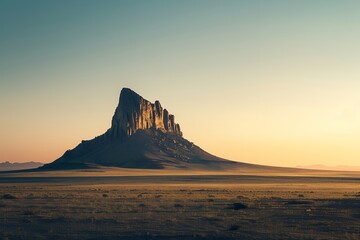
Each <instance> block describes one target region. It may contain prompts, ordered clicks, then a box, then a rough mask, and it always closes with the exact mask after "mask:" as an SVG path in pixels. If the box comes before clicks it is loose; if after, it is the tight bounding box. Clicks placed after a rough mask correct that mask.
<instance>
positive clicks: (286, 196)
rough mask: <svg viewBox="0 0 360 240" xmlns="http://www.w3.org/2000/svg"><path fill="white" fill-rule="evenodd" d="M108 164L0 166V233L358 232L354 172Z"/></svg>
mask: <svg viewBox="0 0 360 240" xmlns="http://www.w3.org/2000/svg"><path fill="white" fill-rule="evenodd" d="M125 172H126V171H125ZM100 173H101V174H100ZM115 173H116V171H113V172H112V171H100V172H96V171H95V172H89V171H86V172H78V174H75V172H66V171H64V172H62V174H61V173H57V174H56V173H55V172H46V173H45V172H43V173H38V175H36V173H17V174H16V173H15V174H14V173H13V174H1V176H0V197H1V199H0V226H1V231H0V239H359V238H360V228H359V226H360V178H359V176H358V175H357V174H356V173H353V174H352V176H347V177H344V176H340V175H341V174H340V173H337V174H334V176H322V177H318V176H295V175H294V176H257V175H230V174H227V175H226V174H225V175H220V174H218V175H214V174H211V175H210V174H209V173H207V174H205V173H204V174H203V175H200V174H196V175H194V174H193V175H191V174H190V173H188V174H187V175H185V173H184V174H178V175H175V174H172V175H167V174H162V175H161V174H156V171H155V172H151V171H150V173H149V172H147V174H144V175H145V176H139V171H129V172H128V174H127V176H126V174H120V175H119V172H117V173H118V174H115ZM330 175H331V174H330ZM342 175H344V173H343V174H342ZM345 175H346V174H345Z"/></svg>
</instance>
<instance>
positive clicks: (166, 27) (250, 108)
mask: <svg viewBox="0 0 360 240" xmlns="http://www.w3.org/2000/svg"><path fill="white" fill-rule="evenodd" d="M359 13H360V1H331V0H324V1H321V0H318V1H313V0H309V1H306V0H302V1H289V0H284V1H271V0H264V1H260V0H255V1H240V0H236V1H211V0H206V1H205V0H203V1H201V0H199V1H193V0H191V1H190V0H189V1H186V0H181V1H180V0H179V1H167V0H163V1H149V0H145V1H136V0H129V1H103V0H102V1H91V0H84V1H81V0H77V1H67V0H62V1H48V0H44V1H38V0H34V1H27V0H24V1H18V0H1V1H0V112H1V115H0V161H17V162H24V161H42V162H50V161H52V160H54V159H56V158H58V157H59V156H61V155H62V154H63V152H64V151H65V150H67V149H70V148H73V147H75V146H76V145H77V144H78V143H79V142H80V141H81V140H83V139H91V138H93V137H94V136H97V135H100V134H102V133H103V132H104V131H105V130H106V129H107V128H109V127H110V123H111V117H112V115H113V112H114V110H115V107H116V105H117V102H118V97H119V92H120V90H121V88H123V87H130V88H132V89H133V90H135V91H136V92H138V93H139V94H140V95H142V96H143V97H145V98H146V99H148V100H151V101H154V100H156V99H159V100H160V102H161V103H162V105H163V106H165V107H166V108H167V109H169V111H170V112H171V113H173V114H175V116H176V120H177V122H179V123H180V125H181V127H182V130H183V132H184V136H185V137H186V138H187V139H189V140H190V141H193V142H195V143H196V144H197V145H199V146H201V147H202V148H204V149H205V150H207V151H209V152H210V153H213V154H215V155H218V156H220V157H223V158H228V159H232V160H237V161H244V162H250V163H259V164H268V165H278V166H296V165H313V164H326V165H339V164H341V165H360V43H359V39H360V24H359V23H360V14H359Z"/></svg>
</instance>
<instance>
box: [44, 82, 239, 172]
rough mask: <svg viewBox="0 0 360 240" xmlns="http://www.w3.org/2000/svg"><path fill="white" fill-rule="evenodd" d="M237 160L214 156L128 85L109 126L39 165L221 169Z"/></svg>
mask: <svg viewBox="0 0 360 240" xmlns="http://www.w3.org/2000/svg"><path fill="white" fill-rule="evenodd" d="M238 165H239V163H236V162H233V161H228V160H224V159H221V158H218V157H216V156H213V155H211V154H209V153H207V152H205V151H204V150H202V149H201V148H199V147H198V146H196V145H195V144H193V143H192V142H189V141H188V140H186V139H184V138H183V137H182V132H181V130H180V125H179V124H177V123H176V122H175V116H174V115H171V114H169V112H168V111H167V110H166V109H163V107H162V106H161V104H160V102H159V101H155V103H151V102H149V101H148V100H146V99H144V98H142V97H141V96H140V95H139V94H137V93H135V92H134V91H132V90H131V89H128V88H124V89H122V90H121V94H120V99H119V104H118V106H117V108H116V110H115V113H114V116H113V118H112V121H111V127H110V128H109V129H108V130H107V131H106V132H105V133H104V134H102V135H100V136H98V137H95V138H94V139H92V140H88V141H82V142H81V143H80V144H79V145H78V146H77V147H75V148H74V149H72V150H68V151H66V152H65V153H64V155H63V156H61V157H60V158H58V159H57V160H55V161H54V162H52V163H50V164H47V165H45V166H43V167H42V168H41V169H42V170H46V169H73V168H86V167H89V166H91V167H94V166H112V167H123V168H159V169H161V168H185V169H190V168H192V169H213V170H214V169H216V170H219V169H224V168H229V167H231V168H232V167H235V166H238Z"/></svg>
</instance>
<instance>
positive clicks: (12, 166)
mask: <svg viewBox="0 0 360 240" xmlns="http://www.w3.org/2000/svg"><path fill="white" fill-rule="evenodd" d="M43 165H44V164H43V163H41V162H23V163H17V162H15V163H11V162H0V171H1V172H2V171H13V170H24V169H31V168H38V167H41V166H43Z"/></svg>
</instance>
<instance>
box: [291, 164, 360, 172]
mask: <svg viewBox="0 0 360 240" xmlns="http://www.w3.org/2000/svg"><path fill="white" fill-rule="evenodd" d="M296 167H297V168H305V169H317V170H332V171H360V166H347V165H337V166H326V165H321V164H317V165H309V166H300V165H299V166H296Z"/></svg>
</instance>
